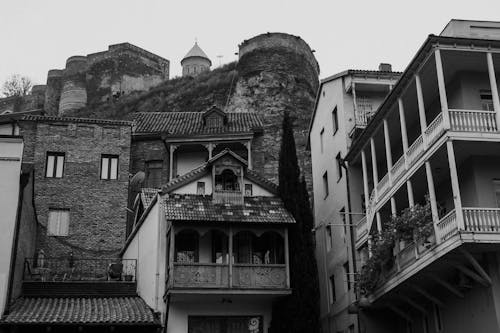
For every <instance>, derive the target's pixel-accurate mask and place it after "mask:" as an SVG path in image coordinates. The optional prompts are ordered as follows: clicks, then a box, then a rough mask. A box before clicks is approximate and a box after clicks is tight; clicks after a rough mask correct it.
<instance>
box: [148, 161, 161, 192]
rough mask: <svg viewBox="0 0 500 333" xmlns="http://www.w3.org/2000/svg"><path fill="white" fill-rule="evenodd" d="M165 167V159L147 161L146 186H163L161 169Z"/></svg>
mask: <svg viewBox="0 0 500 333" xmlns="http://www.w3.org/2000/svg"><path fill="white" fill-rule="evenodd" d="M162 169H163V161H161V160H159V161H147V162H146V186H147V187H151V188H159V187H161V171H162Z"/></svg>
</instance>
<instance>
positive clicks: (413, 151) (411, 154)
mask: <svg viewBox="0 0 500 333" xmlns="http://www.w3.org/2000/svg"><path fill="white" fill-rule="evenodd" d="M423 153H424V138H423V137H422V136H419V137H418V138H417V139H416V140H415V141H414V142H413V143H412V145H411V146H410V147H409V148H408V151H407V152H406V158H407V160H408V164H409V165H411V164H412V163H413V162H415V161H416V160H417V159H418V158H419V157H420V156H421V155H422V154H423Z"/></svg>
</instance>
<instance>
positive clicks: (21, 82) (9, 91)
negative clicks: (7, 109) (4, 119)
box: [2, 74, 33, 97]
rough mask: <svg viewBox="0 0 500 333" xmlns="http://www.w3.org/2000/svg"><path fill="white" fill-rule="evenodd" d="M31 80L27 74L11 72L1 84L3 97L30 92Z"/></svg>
mask: <svg viewBox="0 0 500 333" xmlns="http://www.w3.org/2000/svg"><path fill="white" fill-rule="evenodd" d="M32 87H33V82H32V81H31V79H30V78H29V77H27V76H22V75H19V74H13V75H11V76H10V77H8V78H7V80H5V82H4V83H3V85H2V94H3V95H4V96H5V97H11V96H25V95H28V94H29V93H30V92H31V88H32Z"/></svg>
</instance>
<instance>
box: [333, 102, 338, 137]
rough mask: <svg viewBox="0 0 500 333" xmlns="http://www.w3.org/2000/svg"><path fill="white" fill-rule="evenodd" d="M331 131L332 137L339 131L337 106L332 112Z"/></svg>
mask: <svg viewBox="0 0 500 333" xmlns="http://www.w3.org/2000/svg"><path fill="white" fill-rule="evenodd" d="M332 129H333V135H335V134H336V133H337V132H338V130H339V113H338V109H337V106H335V107H334V108H333V110H332Z"/></svg>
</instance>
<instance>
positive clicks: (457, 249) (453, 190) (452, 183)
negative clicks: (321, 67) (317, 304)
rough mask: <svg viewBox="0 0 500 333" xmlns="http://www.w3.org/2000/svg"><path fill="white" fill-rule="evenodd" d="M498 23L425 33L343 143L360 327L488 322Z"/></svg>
mask: <svg viewBox="0 0 500 333" xmlns="http://www.w3.org/2000/svg"><path fill="white" fill-rule="evenodd" d="M499 32H500V24H499V23H498V22H481V21H460V20H452V21H451V22H450V23H449V24H448V25H447V26H446V28H445V29H444V30H443V32H442V33H441V34H440V35H439V36H435V35H430V36H429V37H428V38H427V39H426V40H425V42H424V43H423V45H422V46H421V48H420V49H419V51H418V52H417V54H416V55H415V56H414V58H413V59H412V61H411V62H410V64H409V65H408V67H407V69H406V70H405V72H404V73H403V74H402V75H401V77H400V79H399V80H398V82H397V83H396V84H395V85H394V86H393V89H392V90H391V91H390V93H389V94H388V96H387V97H386V98H385V99H384V100H383V102H382V104H381V105H380V106H379V108H378V111H377V112H376V114H375V115H374V116H373V118H372V120H371V121H370V122H369V123H368V125H367V126H366V128H365V129H364V131H363V132H362V133H361V134H360V135H359V136H358V137H357V139H356V140H355V141H354V142H353V143H352V144H351V147H350V149H349V152H348V154H347V156H346V157H345V160H346V163H347V164H348V169H349V173H348V175H349V179H350V183H351V184H356V185H354V186H350V188H349V189H350V192H349V196H350V198H351V205H350V206H351V209H350V211H349V212H350V213H351V214H350V215H351V216H353V217H355V216H356V215H355V213H357V212H362V211H363V210H365V209H364V207H366V210H365V211H366V215H365V216H359V217H358V218H357V219H353V222H354V223H356V227H355V233H354V235H355V237H354V246H355V249H356V254H355V256H356V260H355V262H356V263H357V272H358V274H357V279H356V282H357V283H356V292H357V294H358V296H359V298H358V300H357V301H356V302H355V303H354V304H353V306H352V307H351V309H350V310H351V311H353V312H357V313H358V314H359V323H360V327H359V331H360V332H375V333H377V332H418V333H427V332H471V331H475V330H476V331H477V330H480V331H481V332H488V333H489V332H491V333H493V332H498V328H499V327H500V247H499V246H498V243H499V241H500V227H499V226H500V214H499V209H500V208H499V207H500V201H499V199H498V198H499V196H498V193H499V190H498V186H499V185H498V179H500V173H499V171H498V169H499V168H498V167H499V166H500V156H499V155H498V151H499V148H500V135H499V133H500V132H499V128H500V127H499V126H500V102H499V91H498V84H497V82H498V81H497V80H498V76H499V75H500V70H499V63H500V38H499V36H500V34H499ZM326 149H328V147H327V148H326ZM320 184H321V182H320ZM361 197H363V200H359V198H361ZM405 228H406V229H405Z"/></svg>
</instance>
